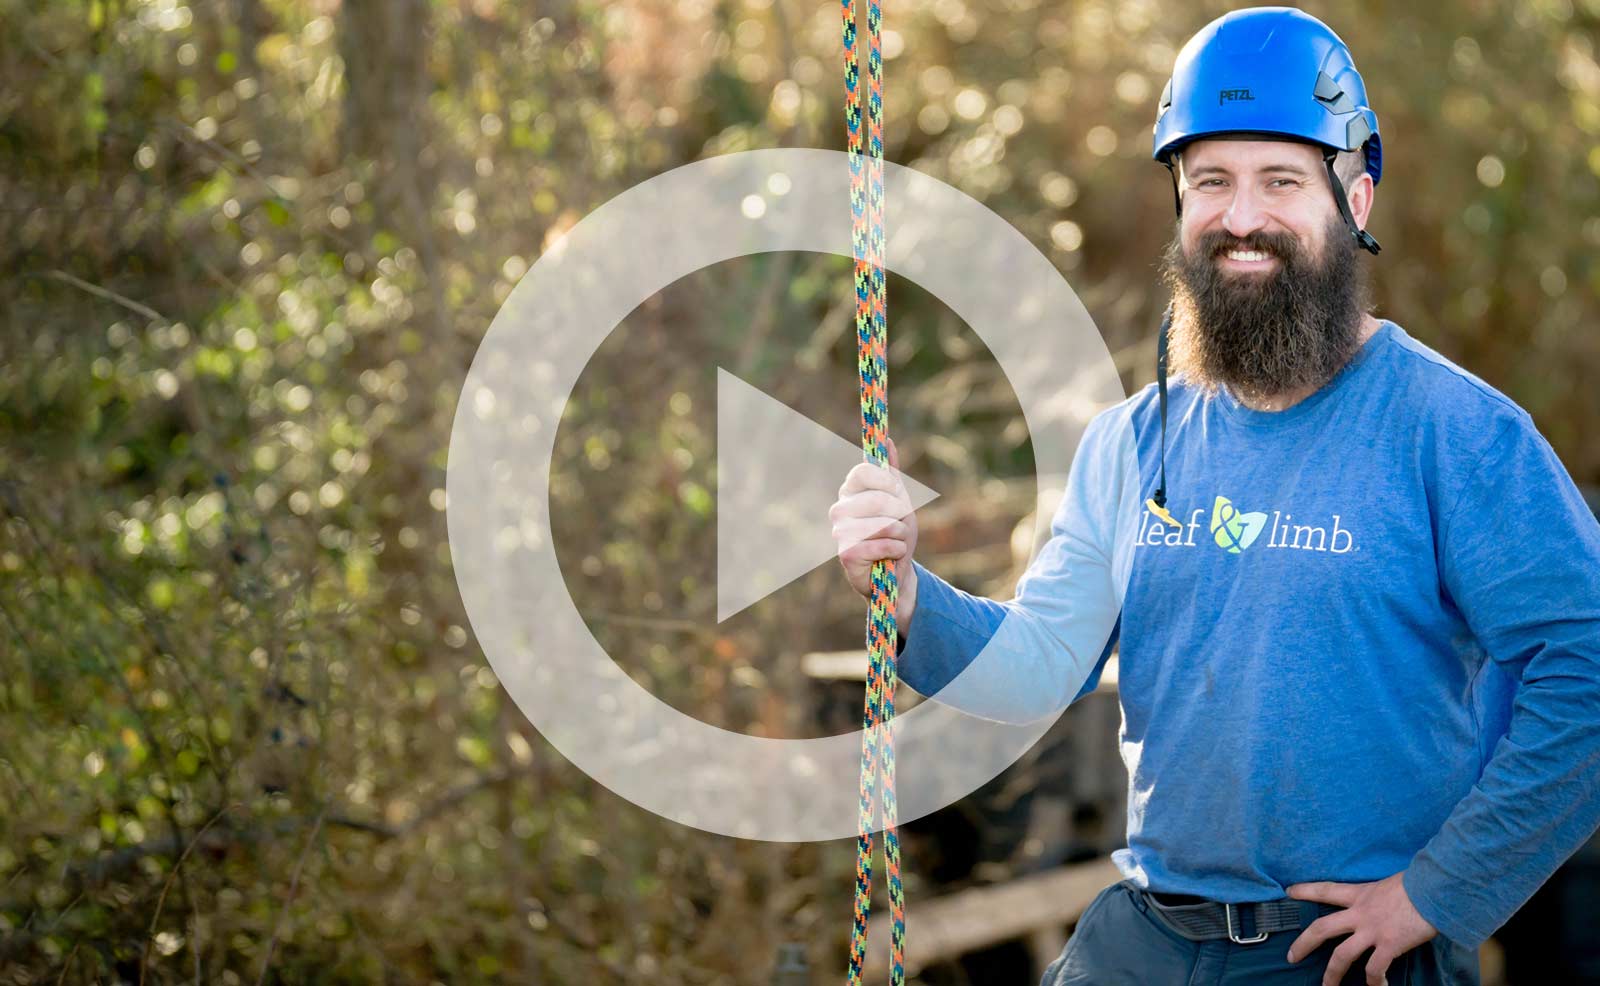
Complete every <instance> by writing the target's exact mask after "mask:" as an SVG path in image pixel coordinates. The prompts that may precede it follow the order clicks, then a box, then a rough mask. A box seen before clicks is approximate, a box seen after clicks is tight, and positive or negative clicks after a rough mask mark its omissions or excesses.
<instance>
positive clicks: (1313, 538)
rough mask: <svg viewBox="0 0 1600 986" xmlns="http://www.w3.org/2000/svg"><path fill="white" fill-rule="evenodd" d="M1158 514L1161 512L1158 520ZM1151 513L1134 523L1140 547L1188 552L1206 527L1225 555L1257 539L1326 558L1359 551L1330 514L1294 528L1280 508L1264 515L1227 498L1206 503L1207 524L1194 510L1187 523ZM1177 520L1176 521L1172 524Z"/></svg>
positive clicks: (1199, 510) (1340, 519) (1347, 530)
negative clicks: (1208, 511) (1208, 507)
mask: <svg viewBox="0 0 1600 986" xmlns="http://www.w3.org/2000/svg"><path fill="white" fill-rule="evenodd" d="M1161 514H1165V516H1164V517H1163V516H1162V515H1161ZM1161 514H1156V513H1152V511H1151V509H1150V507H1148V506H1147V507H1146V508H1145V511H1144V516H1143V517H1141V518H1140V520H1139V534H1138V537H1137V539H1136V540H1135V541H1134V545H1135V546H1136V547H1140V548H1193V547H1197V546H1198V542H1197V540H1196V535H1197V534H1198V533H1199V532H1200V531H1201V530H1202V526H1203V525H1204V527H1205V529H1209V530H1210V532H1211V540H1212V541H1213V542H1214V543H1215V544H1216V546H1217V547H1219V548H1221V549H1222V550H1223V551H1225V552H1227V553H1228V554H1230V555H1238V554H1243V553H1244V552H1245V551H1246V550H1247V549H1249V547H1250V546H1251V545H1253V544H1255V543H1256V542H1257V541H1261V535H1262V534H1263V533H1265V534H1266V539H1265V540H1264V541H1261V545H1262V548H1258V549H1257V550H1265V549H1273V548H1283V549H1290V550H1296V551H1321V552H1326V553H1328V554H1330V555H1345V554H1349V553H1350V552H1352V551H1356V550H1359V549H1358V548H1357V547H1356V543H1355V535H1354V534H1353V533H1352V532H1351V530H1350V528H1348V527H1346V526H1344V517H1343V515H1342V514H1334V515H1333V519H1332V521H1331V522H1329V523H1317V524H1297V523H1295V522H1294V515H1293V514H1290V513H1287V512H1285V511H1282V510H1274V511H1272V513H1271V514H1268V513H1267V512H1266V511H1264V510H1252V511H1248V512H1247V511H1243V510H1240V509H1239V508H1238V507H1236V506H1234V503H1233V501H1232V500H1230V499H1228V498H1227V497H1225V496H1218V497H1217V498H1216V499H1215V500H1214V501H1213V502H1212V504H1211V517H1210V520H1209V523H1207V520H1206V509H1205V508H1204V507H1196V508H1195V509H1194V510H1193V511H1191V512H1190V513H1189V518H1188V521H1187V522H1183V521H1182V520H1181V515H1175V514H1170V513H1167V512H1166V511H1164V510H1163V511H1162V512H1161ZM1173 521H1178V523H1173Z"/></svg>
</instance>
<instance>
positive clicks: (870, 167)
mask: <svg viewBox="0 0 1600 986" xmlns="http://www.w3.org/2000/svg"><path fill="white" fill-rule="evenodd" d="M841 6H842V13H843V16H844V88H845V105H844V114H845V125H846V127H847V130H848V134H847V136H848V147H847V150H848V152H849V159H850V214H851V217H852V219H853V222H852V225H851V233H850V243H851V250H852V253H853V254H854V256H855V285H856V340H857V344H858V345H857V356H856V368H857V370H858V371H859V373H860V377H861V449H862V452H863V453H864V454H865V456H866V458H867V460H868V461H869V462H875V463H877V464H879V465H888V463H889V446H888V435H889V370H888V360H887V353H888V285H887V284H886V281H885V273H884V267H883V258H884V242H885V238H884V226H883V43H882V26H883V13H882V9H881V7H880V3H879V0H867V87H868V91H867V101H866V102H867V114H866V115H867V133H866V145H867V146H866V151H867V153H866V155H865V160H863V154H862V143H863V141H862V129H861V122H862V119H861V118H862V112H861V103H862V100H861V70H860V66H859V65H858V64H857V53H856V0H842V4H841ZM899 588H900V587H899V580H898V579H897V578H896V576H895V567H894V562H892V561H879V562H877V563H876V564H874V565H873V566H872V601H871V607H870V610H869V613H868V616H867V694H866V709H865V712H864V713H863V716H862V732H861V820H860V821H861V823H860V834H859V835H858V836H857V837H856V900H855V924H854V927H853V928H852V929H851V934H850V968H849V984H850V986H860V984H861V971H862V967H863V965H864V964H865V962H866V957H867V919H868V916H869V915H870V913H871V911H872V841H873V840H872V833H873V830H874V828H875V826H874V824H873V822H874V810H875V809H876V808H877V802H878V800H879V799H878V797H876V796H875V794H876V792H878V791H881V792H882V793H881V803H882V810H883V854H884V863H885V868H886V869H887V871H888V876H889V914H890V919H891V921H892V923H893V928H892V929H891V931H890V937H889V970H890V971H889V981H890V983H891V984H892V986H904V984H905V979H906V973H905V944H906V901H905V889H904V887H903V886H902V885H901V882H900V834H899V831H898V829H897V827H896V826H897V821H898V815H899V808H898V803H897V802H896V800H895V789H894V738H893V735H892V734H891V733H890V732H889V721H890V720H892V719H893V718H894V691H895V684H896V681H895V663H894V662H895V649H896V642H897V640H898V637H899V635H898V633H897V631H896V628H895V612H896V607H897V605H898V600H899V595H900V593H899ZM880 785H881V786H880Z"/></svg>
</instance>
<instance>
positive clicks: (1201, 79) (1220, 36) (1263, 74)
mask: <svg viewBox="0 0 1600 986" xmlns="http://www.w3.org/2000/svg"><path fill="white" fill-rule="evenodd" d="M1222 134H1229V135H1238V134H1260V135H1261V136H1263V137H1265V138H1269V139H1289V140H1300V141H1306V142H1309V143H1313V144H1319V145H1321V146H1322V147H1324V148H1329V149H1331V150H1337V151H1354V150H1358V149H1361V148H1365V151H1366V164H1367V173H1368V174H1370V175H1371V176H1372V180H1373V182H1374V183H1376V182H1377V181H1378V179H1379V177H1380V176H1381V175H1382V173H1383V145H1382V143H1381V142H1380V141H1379V139H1378V115H1377V114H1376V113H1374V112H1373V111H1372V107H1370V106H1368V105H1367V88H1366V86H1365V85H1364V84H1363V83H1362V81H1361V75H1360V73H1358V72H1357V71H1356V66H1355V61H1354V60H1353V59H1352V58H1351V57H1350V49H1349V48H1348V47H1346V46H1345V43H1344V42H1343V41H1341V40H1339V36H1338V35H1337V34H1334V33H1333V30H1332V29H1331V28H1329V27H1328V25H1326V24H1324V23H1322V22H1321V21H1319V20H1317V19H1316V18H1315V17H1312V16H1311V15H1310V14H1307V13H1305V12H1304V11H1300V10H1296V9H1295V8H1293V7H1252V8H1249V9H1246V10H1236V11H1234V12H1232V13H1230V14H1224V15H1223V16H1221V17H1219V18H1217V19H1216V20H1214V21H1212V22H1211V23H1210V24H1207V25H1206V26H1205V27H1203V28H1201V29H1200V32H1199V33H1198V34H1196V35H1195V36H1194V37H1192V38H1190V39H1189V43H1188V44H1186V45H1184V46H1183V50H1182V51H1180V52H1178V60H1177V62H1176V63H1175V64H1174V65H1173V68H1172V79H1171V81H1169V82H1168V83H1167V88H1166V89H1165V90H1164V91H1163V92H1162V93H1161V107H1160V109H1159V110H1157V112H1156V126H1155V142H1154V144H1155V154H1154V157H1155V159H1156V160H1157V161H1160V162H1161V163H1162V164H1166V165H1169V166H1170V165H1171V164H1172V161H1173V157H1174V155H1176V153H1177V152H1178V151H1179V150H1180V149H1181V148H1182V147H1183V145H1185V144H1187V143H1189V142H1190V141H1193V140H1199V139H1200V138H1202V137H1210V136H1218V135H1222Z"/></svg>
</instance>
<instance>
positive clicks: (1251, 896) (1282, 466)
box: [831, 7, 1600, 986]
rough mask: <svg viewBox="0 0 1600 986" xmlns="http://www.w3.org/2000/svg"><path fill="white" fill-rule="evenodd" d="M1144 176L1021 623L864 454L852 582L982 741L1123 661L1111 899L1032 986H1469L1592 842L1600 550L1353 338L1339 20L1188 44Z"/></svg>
mask: <svg viewBox="0 0 1600 986" xmlns="http://www.w3.org/2000/svg"><path fill="white" fill-rule="evenodd" d="M1154 150H1155V158H1156V159H1157V160H1158V161H1160V162H1162V163H1163V164H1166V165H1167V166H1168V167H1169V168H1170V169H1171V171H1172V176H1173V181H1174V189H1175V194H1176V197H1177V204H1178V226H1177V235H1176V237H1175V238H1174V240H1173V241H1172V244H1171V246H1170V248H1169V249H1168V251H1167V255H1166V263H1165V275H1166V280H1167V283H1168V285H1169V286H1170V288H1171V290H1172V293H1173V303H1172V307H1171V309H1170V310H1169V315H1168V319H1167V320H1166V323H1165V324H1164V325H1163V327H1162V336H1161V346H1160V356H1159V358H1158V380H1157V383H1156V384H1155V385H1153V386H1151V387H1146V388H1145V389H1144V390H1142V391H1141V392H1140V393H1138V394H1136V395H1134V396H1133V397H1131V398H1129V399H1128V400H1126V401H1124V402H1123V403H1121V404H1118V405H1116V406H1114V407H1112V408H1109V409H1107V410H1106V411H1103V412H1101V413H1100V414H1099V415H1097V416H1096V417H1095V418H1094V420H1093V421H1091V422H1090V423H1089V426H1088V428H1087V430H1086V431H1085V434H1084V437H1083V441H1082V444H1081V445H1080V447H1079V450H1078V454H1077V456H1076V458H1075V459H1074V462H1073V467H1072V472H1071V475H1070V476H1069V478H1068V483H1067V489H1066V493H1065V495H1064V496H1063V498H1062V502H1061V506H1060V508H1059V509H1058V510H1057V512H1056V514H1055V515H1054V518H1053V522H1052V535H1053V536H1052V538H1051V539H1050V541H1049V542H1048V543H1047V544H1046V545H1045V546H1044V548H1043V549H1042V550H1041V551H1040V553H1039V555H1038V557H1037V558H1036V559H1035V561H1034V563H1033V564H1032V565H1031V566H1030V568H1029V570H1028V572H1027V573H1026V574H1025V575H1024V576H1023V578H1022V579H1021V580H1020V581H1019V582H1018V585H1017V592H1016V596H1015V598H1014V599H1012V600H1011V601H1008V602H1004V603H1002V602H996V601H993V600H988V599H983V598H979V597H976V596H973V595H971V594H969V593H966V592H963V591H961V590H958V589H956V588H955V587H953V586H951V585H950V584H949V583H948V582H946V581H944V580H943V579H940V578H939V577H938V576H937V575H935V574H933V572H931V571H929V570H928V569H927V568H925V567H923V566H922V565H920V564H916V563H913V561H912V553H913V551H914V549H915V545H916V518H915V515H914V514H912V513H911V511H910V509H909V501H908V500H907V499H906V497H905V493H904V489H903V486H902V484H901V483H900V482H899V480H898V479H897V477H896V474H895V473H894V472H892V471H890V470H886V469H882V468H880V467H876V466H873V465H870V464H863V465H860V466H857V467H855V468H854V469H853V470H852V471H851V472H850V474H849V475H848V476H847V477H846V479H845V483H844V485H843V486H842V487H841V488H840V494H839V500H838V502H836V503H835V504H834V507H833V510H832V512H831V517H832V520H833V522H834V530H835V536H836V539H837V540H838V543H839V558H840V561H841V563H842V564H843V567H844V570H845V574H846V576H847V578H848V579H849V581H850V583H851V585H852V586H854V587H855V588H856V590H857V591H858V592H861V593H862V594H863V595H868V596H870V593H871V586H870V574H869V573H870V568H871V565H872V562H874V561H876V560H878V559H883V558H891V559H895V560H896V562H897V567H898V569H899V574H900V579H901V589H900V597H899V611H898V613H897V616H898V619H899V625H900V628H901V632H902V649H901V653H900V657H899V661H900V672H901V675H902V677H903V679H904V680H905V681H906V682H907V683H908V684H910V685H911V686H912V687H913V688H915V689H917V690H918V691H919V692H922V693H923V694H926V695H935V696H936V697H937V699H938V700H939V701H941V702H947V703H949V704H951V705H954V706H956V707H958V708H962V709H964V710H967V711H970V712H973V713H975V714H978V715H984V716H987V717H990V718H996V719H1001V720H1004V721H1015V722H1025V721H1030V720H1033V719H1036V718H1038V717H1040V716H1043V715H1048V714H1051V713H1053V712H1056V711H1059V709H1060V708H1062V707H1064V706H1065V705H1066V704H1067V703H1068V702H1070V701H1071V700H1072V699H1073V698H1074V697H1076V696H1079V695H1082V694H1085V693H1087V692H1088V691H1089V690H1091V689H1092V688H1093V687H1094V685H1095V684H1096V682H1097V680H1098V678H1099V676H1100V671H1101V668H1102V667H1103V666H1104V662H1105V661H1106V659H1107V657H1108V656H1109V654H1110V651H1111V649H1112V646H1113V644H1116V643H1118V642H1119V641H1120V658H1119V681H1118V693H1119V698H1120V701H1121V703H1122V712H1123V726H1122V735H1121V752H1122V755H1123V760H1124V762H1125V763H1126V765H1127V767H1128V775H1129V789H1128V831H1127V835H1128V844H1127V847H1126V848H1124V849H1120V850H1118V851H1117V852H1116V853H1115V854H1114V855H1113V859H1114V861H1115V862H1116V864H1117V865H1118V867H1119V868H1120V869H1121V871H1122V873H1123V875H1124V877H1125V879H1124V880H1123V881H1121V882H1120V883H1117V884H1115V885H1113V886H1112V887H1109V888H1107V889H1106V890H1105V891H1104V892H1102V893H1101V894H1100V895H1099V896H1098V897H1097V898H1096V899H1095V900H1094V902H1093V903H1092V904H1091V905H1090V906H1089V908H1088V909H1087V910H1086V911H1085V913H1084V914H1083V915H1082V917H1081V919H1080V920H1079V923H1078V926H1077V929H1076V930H1075V932H1074V933H1073V935H1072V938H1071V939H1070V941H1069V942H1068V943H1067V946H1066V948H1065V950H1064V951H1063V952H1062V954H1061V956H1060V957H1059V958H1058V959H1057V960H1056V961H1055V962H1054V963H1053V964H1052V965H1051V966H1050V968H1049V969H1048V970H1047V971H1046V972H1045V975H1044V984H1045V986H1068V984H1072V986H1166V984H1173V986H1183V984H1191V986H1193V984H1207V986H1211V984H1241V986H1242V984H1251V986H1257V984H1266V986H1272V984H1280V983H1281V984H1288V983H1294V984H1305V986H1309V984H1311V983H1318V982H1320V983H1322V984H1323V986H1335V984H1339V983H1348V984H1354V983H1367V984H1368V986H1378V984H1380V983H1383V982H1385V981H1388V982H1393V983H1396V984H1398V983H1406V984H1413V986H1416V984H1443V983H1450V984H1475V983H1477V982H1478V975H1479V974H1478V968H1477V956H1476V949H1477V947H1478V946H1479V944H1480V943H1481V942H1483V940H1484V939H1486V938H1487V937H1488V936H1489V935H1490V934H1491V933H1492V932H1493V931H1494V930H1495V929H1496V928H1498V927H1499V926H1500V925H1501V924H1502V923H1504V921H1505V920H1506V919H1507V918H1508V917H1509V916H1510V915H1511V914H1512V913H1513V912H1514V911H1515V910H1516V909H1517V908H1518V907H1520V906H1521V904H1522V903H1523V902H1524V901H1525V900H1527V898H1528V897H1529V896H1531V895H1532V893H1533V892H1534V890H1536V889H1537V888H1538V887H1539V885H1540V884H1541V883H1543V882H1544V881H1545V880H1546V879H1547V878H1548V877H1549V876H1550V874H1551V873H1552V872H1553V871H1554V870H1555V869H1556V867H1557V866H1558V865H1560V863H1561V862H1562V861H1563V860H1564V859H1565V858H1566V857H1567V856H1568V855H1570V854H1571V853H1572V852H1573V851H1574V850H1575V849H1576V848H1577V847H1578V846H1579V845H1581V844H1582V843H1583V842H1584V841H1585V840H1586V839H1587V838H1588V837H1589V836H1590V835H1591V834H1592V833H1593V832H1594V831H1595V829H1596V826H1597V825H1600V526H1597V525H1596V523H1595V519H1594V517H1593V515H1592V514H1590V513H1589V511H1588V509H1587V508H1586V506H1585V504H1584V502H1583V499H1582V496H1581V495H1580V494H1579V492H1578V490H1577V488H1576V487H1575V486H1574V484H1573V482H1572V480H1571V478H1570V477H1569V476H1568V474H1567V472H1566V470H1565V469H1564V468H1563V467H1562V465H1561V463H1560V461H1559V460H1558V459H1557V458H1556V456H1555V454H1554V452H1553V451H1552V450H1551V448H1550V446H1549V445H1548V443H1546V442H1545V440H1544V439H1543V438H1542V437H1541V436H1540V434H1539V432H1538V430H1537V429H1536V428H1535V426H1534V424H1533V422H1532V420H1531V419H1530V418H1529V416H1528V415H1527V413H1526V412H1524V411H1523V410H1522V409H1521V408H1519V407H1517V405H1516V404H1514V403H1513V402H1512V401H1510V400H1509V399H1508V398H1506V397H1505V396H1504V395H1503V394H1501V393H1499V392H1498V391H1496V390H1495V389H1494V388H1492V387H1490V386H1489V385H1488V384H1486V383H1484V382H1483V381H1482V380H1480V379H1478V378H1477V377H1475V376H1473V375H1471V374H1470V373H1468V372H1466V371H1465V370H1463V369H1461V368H1460V367H1458V366H1456V365H1455V364H1454V363H1452V362H1451V361H1449V360H1448V359H1446V358H1444V357H1443V356H1441V355H1440V354H1438V353H1437V352H1435V351H1434V350H1432V349H1430V348H1429V347H1427V346H1425V345H1423V344H1422V343H1421V342H1419V341H1417V340H1416V339H1414V338H1412V337H1411V336H1410V335H1409V334H1408V333H1406V332H1405V331H1404V330H1403V329H1402V328H1401V327H1400V326H1399V325H1397V324H1395V323H1394V322H1392V321H1388V320H1380V319H1377V318H1374V317H1373V316H1372V315H1371V314H1370V312H1369V310H1368V309H1369V303H1368V300H1367V293H1366V289H1365V282H1364V279H1363V278H1364V274H1363V268H1362V262H1363V258H1362V257H1361V255H1360V253H1359V251H1361V250H1365V251H1367V252H1369V253H1371V254H1373V255H1376V254H1377V253H1378V249H1379V248H1378V244H1377V241H1376V240H1374V239H1373V237H1372V236H1371V235H1370V234H1369V233H1368V232H1367V231H1366V229H1365V226H1366V221H1367V218H1368V216H1369V214H1370V213H1371V210H1372V206H1373V202H1374V198H1375V194H1376V186H1377V184H1378V180H1379V178H1380V177H1381V174H1382V163H1383V158H1382V147H1381V143H1380V141H1379V137H1378V121H1377V116H1376V114H1375V113H1374V112H1373V111H1372V109H1371V108H1370V107H1369V106H1368V105H1367V96H1366V89H1365V86H1364V84H1363V82H1362V79H1361V76H1360V75H1359V74H1358V73H1357V72H1356V69H1355V65H1354V63H1353V60H1352V58H1351V55H1350V52H1349V50H1348V49H1347V48H1346V46H1345V45H1344V43H1343V42H1342V41H1340V40H1339V38H1338V36H1337V35H1335V34H1334V33H1333V31H1332V30H1330V29H1329V28H1328V27H1327V26H1326V25H1324V24H1323V23H1322V22H1320V21H1318V20H1316V19H1315V18H1313V17H1310V16H1308V15H1306V14H1304V13H1302V12H1300V11H1297V10H1293V9H1290V8H1283V7H1269V8H1255V9H1249V10H1242V11H1236V12H1234V13H1232V14H1229V15H1226V16H1224V17H1222V18H1220V19H1218V20H1216V21H1214V22H1213V23H1211V24H1210V25H1208V26H1207V27H1205V28H1204V29H1202V30H1201V31H1200V32H1199V33H1198V34H1197V35H1196V36H1195V37H1194V38H1193V39H1192V40H1191V41H1190V42H1189V43H1188V45H1186V46H1185V47H1184V49H1183V50H1182V52H1180V54H1179V55H1178V59H1177V64H1176V65H1175V67H1174V72H1173V78H1172V81H1171V82H1170V83H1169V84H1168V86H1167V89H1166V91H1165V92H1164V93H1163V96H1162V100H1161V105H1160V108H1159V111H1158V117H1157V122H1156V128H1155V148H1154ZM1169 342H1170V350H1169ZM1169 358H1170V363H1171V369H1172V370H1173V379H1172V381H1171V386H1170V388H1169V386H1168V379H1167V370H1168V363H1169ZM891 454H892V456H893V458H892V460H891V464H892V465H897V463H898V452H895V451H894V450H893V449H892V448H891ZM1145 491H1153V492H1151V493H1150V494H1149V495H1148V497H1147V496H1146V493H1145ZM1141 501H1142V502H1141ZM980 655H981V656H982V657H983V658H984V661H983V662H979V664H980V665H981V666H982V667H983V669H984V670H983V671H982V672H981V673H971V674H969V673H967V671H968V669H969V665H973V664H974V661H975V660H976V659H977V658H978V657H980ZM973 670H974V671H975V672H976V671H977V668H976V667H974V669H973Z"/></svg>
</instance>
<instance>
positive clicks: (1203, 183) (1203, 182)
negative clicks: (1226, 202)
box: [1200, 178, 1222, 188]
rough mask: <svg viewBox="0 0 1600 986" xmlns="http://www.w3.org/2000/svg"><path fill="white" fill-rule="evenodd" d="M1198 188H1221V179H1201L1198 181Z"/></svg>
mask: <svg viewBox="0 0 1600 986" xmlns="http://www.w3.org/2000/svg"><path fill="white" fill-rule="evenodd" d="M1200 187H1201V188H1221V187H1222V179H1221V178H1202V179H1200Z"/></svg>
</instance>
